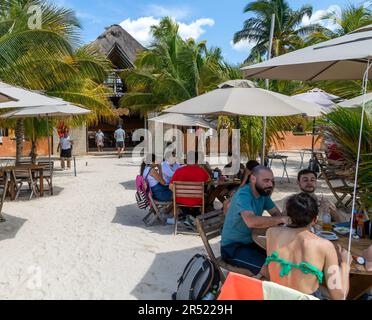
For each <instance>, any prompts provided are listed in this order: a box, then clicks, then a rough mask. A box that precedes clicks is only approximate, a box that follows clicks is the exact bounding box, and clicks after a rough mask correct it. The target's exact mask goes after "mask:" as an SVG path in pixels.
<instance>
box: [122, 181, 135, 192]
mask: <svg viewBox="0 0 372 320" xmlns="http://www.w3.org/2000/svg"><path fill="white" fill-rule="evenodd" d="M120 184H121V185H122V186H123V187H124V188H125V190H137V187H136V180H130V181H124V182H121V183H120Z"/></svg>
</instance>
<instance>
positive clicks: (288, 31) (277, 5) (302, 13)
mask: <svg viewBox="0 0 372 320" xmlns="http://www.w3.org/2000/svg"><path fill="white" fill-rule="evenodd" d="M244 13H248V14H253V15H254V16H253V17H251V18H248V19H247V20H246V21H245V22H244V26H243V29H242V30H240V31H238V32H236V33H235V35H234V40H233V41H234V43H238V42H239V41H242V40H248V41H250V42H252V43H255V46H254V47H253V48H252V50H251V53H250V55H249V57H248V58H247V60H246V62H251V61H253V60H254V59H255V58H257V56H259V57H263V56H266V55H267V51H268V48H269V40H270V29H271V17H272V15H273V14H275V29H274V37H273V47H272V53H271V55H272V56H279V55H281V54H284V53H287V52H289V51H292V50H295V49H298V48H301V47H303V46H304V44H305V43H304V37H305V36H307V35H309V34H311V33H313V32H315V31H321V30H323V28H322V27H321V26H320V25H318V24H310V25H307V26H304V25H303V24H302V21H303V18H304V17H309V18H310V17H311V15H312V13H313V8H312V7H311V6H309V5H306V6H303V7H301V8H300V9H299V10H293V9H291V8H290V6H289V3H288V1H286V0H256V1H252V2H250V3H248V4H247V5H246V6H245V8H244Z"/></svg>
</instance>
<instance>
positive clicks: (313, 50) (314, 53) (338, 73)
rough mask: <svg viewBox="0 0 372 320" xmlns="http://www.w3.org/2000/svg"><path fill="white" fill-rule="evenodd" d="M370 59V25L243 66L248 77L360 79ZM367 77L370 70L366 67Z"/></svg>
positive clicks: (371, 73)
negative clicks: (267, 59)
mask: <svg viewBox="0 0 372 320" xmlns="http://www.w3.org/2000/svg"><path fill="white" fill-rule="evenodd" d="M371 59H372V25H369V26H367V27H364V28H360V29H358V30H355V31H354V32H352V33H349V34H347V35H345V36H342V37H339V38H336V39H332V40H329V41H325V42H322V43H319V44H316V45H313V46H309V47H306V48H303V49H300V50H296V51H293V52H290V53H287V54H284V55H281V56H279V57H275V58H272V59H271V60H269V61H265V62H262V63H258V64H255V65H251V66H247V67H243V68H242V70H243V72H244V75H245V76H247V77H250V78H260V79H282V80H303V81H319V80H360V79H363V78H364V74H365V72H366V65H367V64H368V61H369V60H371ZM367 73H368V78H371V76H372V71H371V70H368V72H367Z"/></svg>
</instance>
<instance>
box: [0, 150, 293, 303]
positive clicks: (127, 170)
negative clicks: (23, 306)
mask: <svg viewBox="0 0 372 320" xmlns="http://www.w3.org/2000/svg"><path fill="white" fill-rule="evenodd" d="M86 164H87V165H86ZM294 164H295V163H293V167H294ZM77 167H78V176H77V177H74V175H73V172H67V171H64V172H56V175H55V179H54V184H55V189H56V195H55V196H53V197H49V196H46V197H44V198H37V199H33V200H31V201H28V200H21V201H17V202H6V203H5V204H4V209H3V213H4V216H5V218H6V219H7V222H5V223H2V224H0V265H1V271H0V299H169V298H170V295H171V293H172V292H174V290H175V287H176V281H177V279H178V277H179V275H180V273H181V272H182V270H183V268H184V266H185V265H186V263H187V261H188V260H189V259H190V258H191V256H192V255H193V254H195V253H197V252H201V251H202V250H203V249H202V247H203V245H202V242H201V240H200V238H199V237H195V236H185V235H178V236H176V237H174V236H173V235H172V227H171V226H155V227H151V228H146V227H145V226H144V224H143V222H142V218H143V217H144V212H143V211H141V210H139V209H137V207H136V204H135V199H134V192H135V191H134V189H135V183H134V179H135V176H136V174H137V172H138V165H137V164H135V165H134V164H133V163H131V162H130V160H129V159H116V158H113V157H111V156H107V157H84V158H81V159H79V160H77ZM279 171H280V170H279V169H277V170H276V173H279ZM296 171H297V169H292V170H289V172H290V174H291V175H294V174H295V172H296ZM280 173H281V172H280ZM278 189H281V190H283V192H280V193H279V192H277V193H276V194H275V196H274V200H278V199H282V198H283V197H284V196H286V195H287V194H289V193H288V192H289V191H290V190H295V185H294V184H293V183H292V184H291V185H289V184H286V183H283V184H278ZM26 193H27V192H26ZM26 193H25V198H23V199H26V197H27V195H26Z"/></svg>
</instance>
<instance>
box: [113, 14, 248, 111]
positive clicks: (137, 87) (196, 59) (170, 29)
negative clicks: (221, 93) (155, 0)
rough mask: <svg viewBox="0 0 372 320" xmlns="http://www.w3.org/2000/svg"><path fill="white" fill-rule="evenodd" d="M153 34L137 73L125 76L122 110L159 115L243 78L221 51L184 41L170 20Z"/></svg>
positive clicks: (189, 40)
mask: <svg viewBox="0 0 372 320" xmlns="http://www.w3.org/2000/svg"><path fill="white" fill-rule="evenodd" d="M151 30H152V34H153V37H154V43H153V44H152V45H151V47H150V48H149V50H147V51H144V52H142V53H140V54H139V55H138V57H137V59H136V61H135V65H136V69H132V70H126V71H125V72H124V73H123V78H124V81H125V83H126V85H127V87H128V93H127V94H126V95H125V96H124V97H123V98H122V99H121V101H120V105H121V106H122V107H128V108H130V109H131V110H134V111H137V112H140V113H142V114H146V113H147V112H149V111H160V110H162V109H164V108H166V107H167V106H170V105H172V104H177V103H179V102H182V101H184V100H187V99H190V98H192V97H195V96H197V95H199V94H202V93H205V92H207V91H209V90H212V89H215V88H216V87H217V85H218V84H220V83H221V82H223V81H225V80H229V79H234V78H240V77H241V74H240V71H239V70H238V68H234V67H232V66H230V65H228V64H227V63H225V62H224V61H223V58H222V54H221V50H220V49H219V48H207V46H206V42H205V41H202V42H198V43H196V42H195V41H194V40H193V39H188V40H183V39H182V38H181V37H180V35H179V32H178V25H177V24H176V23H175V22H174V21H173V20H172V19H171V18H169V17H166V18H163V19H162V20H161V22H160V24H159V25H158V26H153V27H152V29H151Z"/></svg>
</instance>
